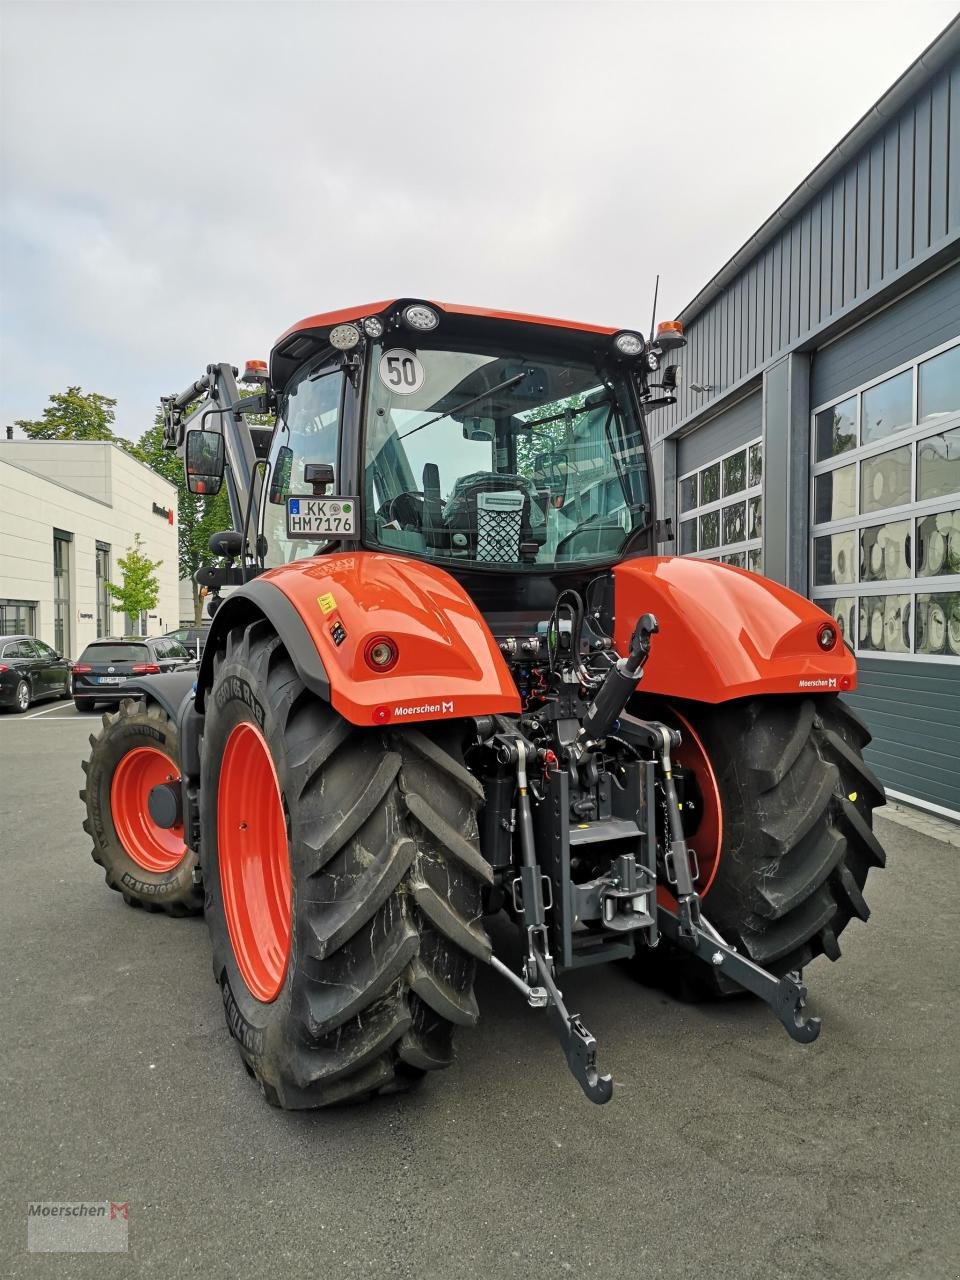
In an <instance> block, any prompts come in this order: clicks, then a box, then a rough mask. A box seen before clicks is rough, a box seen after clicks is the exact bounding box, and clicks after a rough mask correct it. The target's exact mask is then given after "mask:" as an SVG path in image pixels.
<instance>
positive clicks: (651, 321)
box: [650, 272, 660, 342]
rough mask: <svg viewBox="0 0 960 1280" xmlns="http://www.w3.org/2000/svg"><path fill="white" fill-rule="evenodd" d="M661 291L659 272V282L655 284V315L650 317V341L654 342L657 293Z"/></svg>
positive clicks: (658, 275)
mask: <svg viewBox="0 0 960 1280" xmlns="http://www.w3.org/2000/svg"><path fill="white" fill-rule="evenodd" d="M659 292H660V274H659V272H658V273H657V283H656V284H655V285H654V286H653V315H652V316H651V317H650V341H651V342H653V330H654V328H655V326H656V323H657V294H658V293H659Z"/></svg>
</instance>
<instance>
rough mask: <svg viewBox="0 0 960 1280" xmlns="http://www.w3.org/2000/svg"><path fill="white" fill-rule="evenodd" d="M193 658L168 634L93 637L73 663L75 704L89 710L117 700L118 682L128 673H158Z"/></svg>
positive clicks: (179, 665)
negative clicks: (117, 637)
mask: <svg viewBox="0 0 960 1280" xmlns="http://www.w3.org/2000/svg"><path fill="white" fill-rule="evenodd" d="M195 661H196V659H195V658H194V657H193V655H192V654H189V653H188V652H187V650H186V649H185V648H184V647H183V645H182V644H178V642H177V641H176V640H171V639H169V638H168V637H167V636H160V637H159V638H158V639H155V640H141V639H140V637H139V636H128V637H126V638H125V639H120V640H94V642H93V643H92V644H88V645H87V647H86V648H85V649H84V651H83V653H81V655H80V657H79V658H78V659H77V660H76V662H75V663H74V664H73V703H74V706H75V707H76V708H77V710H78V711H92V710H93V708H94V707H95V706H96V705H97V703H98V702H113V703H116V702H117V701H118V698H119V695H120V692H121V688H120V687H121V685H123V683H124V681H125V680H128V679H129V678H130V677H131V676H147V675H159V673H160V672H161V671H176V670H177V668H178V667H183V666H186V665H187V664H189V663H190V662H195Z"/></svg>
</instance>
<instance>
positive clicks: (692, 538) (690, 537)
mask: <svg viewBox="0 0 960 1280" xmlns="http://www.w3.org/2000/svg"><path fill="white" fill-rule="evenodd" d="M696 549H697V522H696V520H683V521H681V523H680V554H681V555H682V556H685V555H689V553H690V552H691V551H696Z"/></svg>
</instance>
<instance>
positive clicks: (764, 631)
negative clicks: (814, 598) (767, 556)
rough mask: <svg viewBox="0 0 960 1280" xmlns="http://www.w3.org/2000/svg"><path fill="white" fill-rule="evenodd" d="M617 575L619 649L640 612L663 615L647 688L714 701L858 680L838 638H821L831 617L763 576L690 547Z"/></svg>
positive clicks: (824, 689)
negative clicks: (822, 641)
mask: <svg viewBox="0 0 960 1280" xmlns="http://www.w3.org/2000/svg"><path fill="white" fill-rule="evenodd" d="M613 579H614V609H615V616H616V625H615V628H614V640H615V643H616V647H617V649H618V650H619V651H620V653H626V652H627V649H628V647H629V642H630V636H631V634H632V632H633V628H634V626H635V624H636V620H637V618H638V617H640V615H641V614H644V613H653V614H656V616H657V619H658V621H659V623H660V634H659V635H658V636H657V637H656V638H655V639H654V641H653V648H652V650H651V656H650V661H649V662H648V663H647V667H646V670H645V672H644V677H643V684H642V685H641V686H640V687H641V690H642V691H643V692H644V693H659V694H664V695H668V696H670V697H674V698H690V699H693V700H695V701H697V702H709V703H718V702H729V701H732V700H733V699H734V698H745V697H751V696H753V695H756V694H769V693H799V694H803V693H807V694H809V693H843V692H846V691H847V690H848V689H853V688H855V687H856V682H857V664H856V661H855V659H854V657H853V654H852V653H851V652H850V650H849V649H848V648H847V647H846V646H845V645H844V643H843V641H842V639H841V638H839V637H838V639H837V642H836V645H835V646H834V648H833V649H831V650H829V651H824V650H823V649H822V648H821V647H820V645H819V643H818V640H817V636H818V635H819V633H820V631H821V630H822V628H823V626H824V624H826V623H830V624H831V625H832V626H833V628H834V630H836V623H835V622H834V621H833V619H832V618H831V617H830V616H829V614H826V613H824V612H823V610H822V609H818V608H817V606H816V605H815V604H813V603H812V602H811V601H810V600H807V599H806V597H805V596H801V595H798V594H797V593H796V592H795V591H791V590H789V589H788V588H787V587H782V586H780V584H779V583H776V582H772V581H771V580H770V579H769V578H762V577H760V576H759V575H758V574H754V573H748V572H747V571H746V570H745V569H736V568H734V567H733V566H732V565H726V564H717V563H715V562H713V561H707V560H696V559H693V558H692V557H688V556H652V557H649V558H648V557H644V558H638V559H635V560H626V561H624V562H623V563H622V564H619V565H617V566H616V567H615V568H614V570H613Z"/></svg>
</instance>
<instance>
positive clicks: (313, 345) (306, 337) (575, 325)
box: [270, 298, 620, 386]
mask: <svg viewBox="0 0 960 1280" xmlns="http://www.w3.org/2000/svg"><path fill="white" fill-rule="evenodd" d="M412 302H426V303H427V304H428V305H429V306H431V307H433V308H434V309H435V310H437V311H439V312H440V313H441V314H443V315H451V316H460V317H464V318H470V319H475V320H480V321H483V320H499V321H507V322H509V323H512V324H522V325H530V326H534V327H536V328H542V329H548V330H549V329H554V330H558V329H559V330H565V331H567V332H568V333H582V334H583V335H584V336H598V335H599V336H602V337H610V336H612V335H613V334H615V333H619V332H620V329H615V328H610V327H609V326H608V325H596V324H583V323H581V322H580V321H577V320H558V319H556V318H555V317H553V316H533V315H526V314H525V313H524V312H521V311H498V310H495V309H493V308H490V307H468V306H464V305H463V304H461V303H457V302H434V301H433V300H432V299H428V298H387V299H385V300H384V301H382V302H368V303H365V304H362V305H361V306H356V307H343V308H341V310H339V311H324V312H322V313H321V314H319V315H315V316H307V317H306V319H304V320H299V321H298V322H297V323H296V324H294V325H291V326H290V328H289V329H287V331H286V332H285V333H282V334H281V335H280V337H279V338H278V339H277V341H276V342H275V343H274V347H273V350H272V351H271V353H270V377H271V381H272V382H273V383H274V385H275V386H277V385H282V384H283V383H284V382H286V380H287V378H288V377H289V376H290V374H291V373H292V372H293V371H294V369H295V368H297V367H298V366H299V365H300V364H301V363H302V362H303V360H304V359H305V358H306V357H307V356H309V355H312V354H313V353H314V352H315V351H318V350H319V349H320V348H321V346H322V345H324V343H323V340H322V335H323V332H324V330H329V329H331V328H332V327H333V326H334V325H337V324H349V323H350V322H351V321H353V320H362V319H364V318H365V317H367V316H378V317H380V319H383V320H386V319H387V318H388V317H390V316H393V315H396V314H398V313H399V310H400V308H401V307H405V306H409V305H410V303H412Z"/></svg>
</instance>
